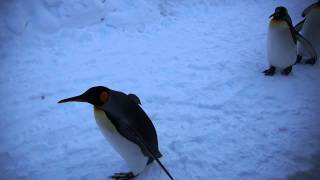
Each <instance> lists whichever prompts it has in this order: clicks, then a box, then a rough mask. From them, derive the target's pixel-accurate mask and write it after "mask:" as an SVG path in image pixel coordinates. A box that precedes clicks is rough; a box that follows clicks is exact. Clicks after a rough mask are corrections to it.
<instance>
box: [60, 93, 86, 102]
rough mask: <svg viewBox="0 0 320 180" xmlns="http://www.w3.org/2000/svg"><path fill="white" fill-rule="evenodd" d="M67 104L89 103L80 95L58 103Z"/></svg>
mask: <svg viewBox="0 0 320 180" xmlns="http://www.w3.org/2000/svg"><path fill="white" fill-rule="evenodd" d="M65 102H88V101H87V100H86V99H85V98H84V97H83V96H82V95H80V96H74V97H71V98H66V99H62V100H60V101H59V102H58V103H65Z"/></svg>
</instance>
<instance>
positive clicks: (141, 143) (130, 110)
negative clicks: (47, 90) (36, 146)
mask: <svg viewBox="0 0 320 180" xmlns="http://www.w3.org/2000/svg"><path fill="white" fill-rule="evenodd" d="M72 101H74V102H86V103H90V104H92V105H93V111H94V116H95V119H96V122H97V124H98V126H99V128H100V130H101V132H102V133H103V135H104V136H105V138H106V139H107V140H108V141H109V142H110V143H111V145H112V146H113V148H114V149H115V150H116V151H117V152H118V153H119V154H120V156H121V157H122V158H123V159H124V160H125V161H126V162H127V164H128V166H129V168H130V169H131V171H130V172H127V173H115V174H114V175H113V176H110V178H112V179H117V180H128V179H133V178H134V177H136V176H137V175H139V174H140V173H141V172H142V171H143V170H144V169H145V167H146V166H147V165H149V164H150V163H152V162H153V161H154V160H156V162H157V163H158V164H159V165H160V166H161V168H162V169H163V170H164V171H165V172H166V174H167V175H168V176H169V177H170V179H172V180H173V178H172V176H171V175H170V173H169V172H168V171H167V170H166V168H165V167H164V166H163V164H162V163H161V162H160V161H159V158H160V157H161V156H162V155H161V153H160V151H159V148H158V138H157V133H156V130H155V127H154V126H153V124H152V121H151V120H150V118H149V117H148V115H147V114H146V113H145V112H144V111H143V109H142V108H141V107H140V105H139V104H141V102H140V99H139V98H138V96H136V95H134V94H129V95H127V94H124V93H122V92H119V91H115V90H111V89H109V88H106V87H103V86H96V87H92V88H90V89H88V90H87V91H86V92H84V93H83V94H81V95H79V96H74V97H71V98H67V99H63V100H61V101H59V102H58V103H65V102H72Z"/></svg>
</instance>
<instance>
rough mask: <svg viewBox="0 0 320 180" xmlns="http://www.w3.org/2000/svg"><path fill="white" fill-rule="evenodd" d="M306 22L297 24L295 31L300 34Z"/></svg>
mask: <svg viewBox="0 0 320 180" xmlns="http://www.w3.org/2000/svg"><path fill="white" fill-rule="evenodd" d="M305 21H306V19H303V20H302V21H300V22H299V23H298V24H296V25H295V26H294V29H296V31H298V32H300V31H301V29H302V27H303V24H304V22H305Z"/></svg>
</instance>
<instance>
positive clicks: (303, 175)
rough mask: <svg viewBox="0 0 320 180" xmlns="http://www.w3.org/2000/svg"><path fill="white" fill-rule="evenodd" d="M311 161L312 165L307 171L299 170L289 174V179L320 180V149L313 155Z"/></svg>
mask: <svg viewBox="0 0 320 180" xmlns="http://www.w3.org/2000/svg"><path fill="white" fill-rule="evenodd" d="M310 163H311V164H312V167H311V168H310V169H308V170H305V171H297V172H295V173H293V174H291V175H289V176H288V177H287V178H286V179H287V180H319V179H320V150H319V151H318V152H317V153H315V154H313V155H311V157H310Z"/></svg>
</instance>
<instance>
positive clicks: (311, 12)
mask: <svg viewBox="0 0 320 180" xmlns="http://www.w3.org/2000/svg"><path fill="white" fill-rule="evenodd" d="M302 17H303V20H302V21H300V22H299V23H298V24H297V25H296V26H295V29H296V30H297V31H298V32H301V35H302V36H304V37H305V38H306V39H307V40H308V41H310V43H311V44H312V45H313V47H315V48H316V51H317V52H320V0H319V1H318V2H316V3H314V4H312V5H310V6H309V7H307V8H306V9H305V10H304V11H303V13H302ZM303 58H304V59H306V61H305V63H306V64H311V65H314V64H315V63H316V60H317V59H315V58H313V57H310V56H309V53H308V51H307V50H306V49H305V48H304V46H303V45H301V43H299V42H298V56H297V62H296V63H298V64H299V63H301V61H302V59H303Z"/></svg>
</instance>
